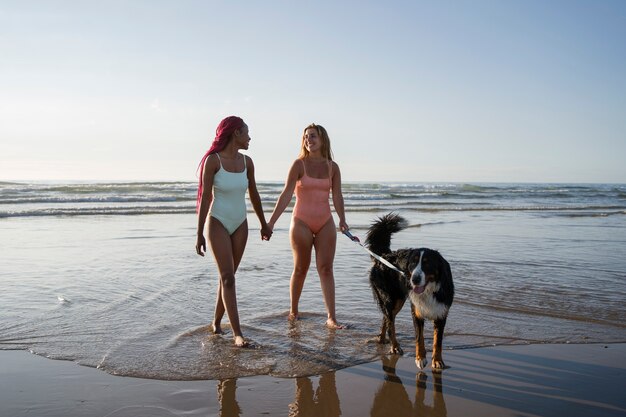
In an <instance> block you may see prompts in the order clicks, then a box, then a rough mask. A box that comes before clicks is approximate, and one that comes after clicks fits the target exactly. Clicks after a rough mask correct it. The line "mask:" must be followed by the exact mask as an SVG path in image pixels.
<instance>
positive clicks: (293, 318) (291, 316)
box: [287, 313, 300, 321]
mask: <svg viewBox="0 0 626 417" xmlns="http://www.w3.org/2000/svg"><path fill="white" fill-rule="evenodd" d="M299 318H300V317H298V313H289V315H288V316H287V320H289V321H297V320H298V319H299Z"/></svg>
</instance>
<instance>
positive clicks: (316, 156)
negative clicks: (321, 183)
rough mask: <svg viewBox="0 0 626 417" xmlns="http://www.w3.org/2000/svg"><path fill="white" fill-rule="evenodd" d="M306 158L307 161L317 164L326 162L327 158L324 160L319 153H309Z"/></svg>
mask: <svg viewBox="0 0 626 417" xmlns="http://www.w3.org/2000/svg"><path fill="white" fill-rule="evenodd" d="M306 158H307V159H308V160H309V161H313V162H319V161H326V160H327V159H328V158H325V157H324V156H323V155H322V153H321V152H319V151H318V152H309V154H308V155H307V156H306Z"/></svg>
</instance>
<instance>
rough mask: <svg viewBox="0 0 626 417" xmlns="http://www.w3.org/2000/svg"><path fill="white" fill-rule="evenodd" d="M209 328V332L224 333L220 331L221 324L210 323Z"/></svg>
mask: <svg viewBox="0 0 626 417" xmlns="http://www.w3.org/2000/svg"><path fill="white" fill-rule="evenodd" d="M209 328H210V329H211V333H213V334H224V332H223V331H222V326H220V325H219V324H215V323H212V324H211V326H209Z"/></svg>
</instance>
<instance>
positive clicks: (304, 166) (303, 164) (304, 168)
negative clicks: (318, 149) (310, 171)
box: [300, 158, 308, 177]
mask: <svg viewBox="0 0 626 417" xmlns="http://www.w3.org/2000/svg"><path fill="white" fill-rule="evenodd" d="M300 162H302V169H303V170H304V176H305V177H308V175H306V164H305V163H304V158H302V159H301V160H300Z"/></svg>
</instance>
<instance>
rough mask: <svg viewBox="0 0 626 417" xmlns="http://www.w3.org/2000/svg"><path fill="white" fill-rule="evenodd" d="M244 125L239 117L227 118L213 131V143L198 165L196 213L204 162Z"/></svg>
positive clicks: (222, 147)
mask: <svg viewBox="0 0 626 417" xmlns="http://www.w3.org/2000/svg"><path fill="white" fill-rule="evenodd" d="M244 125H245V123H244V122H243V119H242V118H241V117H237V116H228V117H227V118H225V119H224V120H222V121H221V122H220V124H219V125H218V126H217V129H216V130H215V139H213V143H212V144H211V147H210V148H209V150H208V151H207V152H206V153H205V154H204V156H203V157H202V159H201V160H200V165H198V171H200V180H199V182H198V199H197V201H196V211H199V210H200V200H201V199H202V177H203V176H204V162H205V161H206V159H207V158H208V157H209V155H211V154H214V153H217V152H219V151H221V150H222V149H224V148H225V147H226V145H228V142H230V138H231V137H232V135H233V133H234V132H235V130H237V129H241V128H242V127H243V126H244Z"/></svg>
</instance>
